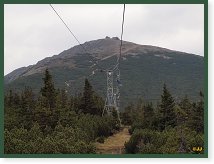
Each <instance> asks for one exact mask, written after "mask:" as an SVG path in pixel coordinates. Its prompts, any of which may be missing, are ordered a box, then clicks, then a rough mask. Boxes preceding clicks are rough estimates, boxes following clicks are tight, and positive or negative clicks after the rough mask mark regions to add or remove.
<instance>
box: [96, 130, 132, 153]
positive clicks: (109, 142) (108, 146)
mask: <svg viewBox="0 0 214 164" xmlns="http://www.w3.org/2000/svg"><path fill="white" fill-rule="evenodd" d="M130 137H131V136H130V134H129V132H128V127H124V128H123V129H122V130H121V131H119V132H118V133H116V134H114V135H113V136H110V137H108V138H107V139H105V142H104V143H96V148H97V154H122V153H123V152H124V143H125V142H128V140H129V139H130Z"/></svg>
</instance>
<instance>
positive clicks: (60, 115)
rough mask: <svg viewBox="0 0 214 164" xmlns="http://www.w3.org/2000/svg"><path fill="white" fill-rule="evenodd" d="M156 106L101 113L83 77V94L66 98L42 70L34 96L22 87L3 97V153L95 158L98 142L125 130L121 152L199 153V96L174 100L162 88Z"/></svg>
mask: <svg viewBox="0 0 214 164" xmlns="http://www.w3.org/2000/svg"><path fill="white" fill-rule="evenodd" d="M160 96H161V101H160V102H158V103H157V104H156V105H153V104H152V103H149V102H144V101H143V97H142V99H140V100H139V101H138V103H135V104H132V103H130V104H129V105H128V106H127V107H125V109H124V110H123V111H122V112H120V119H121V123H120V120H119V119H118V115H117V112H116V111H112V113H111V114H110V115H108V114H107V113H104V114H103V107H104V103H105V102H104V100H103V98H102V97H100V96H99V95H98V94H97V93H96V92H95V91H94V89H93V87H92V85H91V84H90V82H89V81H88V80H87V79H85V84H84V89H83V92H82V93H78V94H76V95H69V94H68V93H67V91H66V90H65V89H57V88H55V86H54V82H53V80H52V75H51V73H50V72H49V70H48V69H47V70H46V71H45V73H44V77H43V86H41V90H40V92H39V93H34V92H33V91H32V88H30V87H25V89H24V90H23V91H22V92H16V91H14V90H10V91H9V92H7V93H5V98H4V103H5V104H4V106H5V109H4V114H5V116H4V123H5V124H4V126H5V129H4V144H5V145H4V151H5V153H6V154H36V153H40V154H52V153H63V154H79V153H82V154H95V153H97V150H96V144H95V143H97V142H99V143H103V142H105V140H106V139H107V138H108V137H109V136H112V135H114V134H116V133H117V132H119V131H121V129H123V128H124V127H126V128H128V130H129V134H130V135H131V137H130V139H129V140H128V141H127V142H126V143H125V144H124V150H123V152H122V153H128V154H136V153H139V154H157V153H158V154H171V153H173V154H177V153H203V151H204V150H203V149H204V96H203V93H202V92H200V91H199V94H198V97H199V100H198V101H195V102H193V101H191V100H190V99H189V98H188V97H187V96H185V97H183V98H182V99H181V100H180V101H175V99H174V98H173V96H172V95H171V94H170V91H169V90H168V89H167V85H166V84H164V86H163V92H162V94H161V95H160Z"/></svg>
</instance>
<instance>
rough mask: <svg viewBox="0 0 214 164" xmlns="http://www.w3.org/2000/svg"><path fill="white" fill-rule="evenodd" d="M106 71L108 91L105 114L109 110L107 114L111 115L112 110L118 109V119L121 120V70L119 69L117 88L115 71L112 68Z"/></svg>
mask: <svg viewBox="0 0 214 164" xmlns="http://www.w3.org/2000/svg"><path fill="white" fill-rule="evenodd" d="M106 73H107V86H106V88H107V92H106V101H105V107H104V110H103V115H104V113H105V112H107V114H108V115H110V114H111V113H112V111H113V110H114V109H115V110H116V111H117V115H118V120H119V121H120V117H119V100H120V91H119V85H120V84H119V83H118V81H119V80H120V72H119V70H117V75H116V76H117V77H116V81H117V86H116V88H114V72H113V71H112V70H108V71H107V72H106Z"/></svg>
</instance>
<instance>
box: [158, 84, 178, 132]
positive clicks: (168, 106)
mask: <svg viewBox="0 0 214 164" xmlns="http://www.w3.org/2000/svg"><path fill="white" fill-rule="evenodd" d="M159 108H160V109H159V114H160V116H159V129H160V130H161V131H162V130H164V129H165V128H166V127H167V126H171V127H175V126H176V114H175V102H174V99H173V97H172V96H171V94H170V92H169V91H168V90H167V88H166V84H164V86H163V94H162V95H161V104H160V107H159Z"/></svg>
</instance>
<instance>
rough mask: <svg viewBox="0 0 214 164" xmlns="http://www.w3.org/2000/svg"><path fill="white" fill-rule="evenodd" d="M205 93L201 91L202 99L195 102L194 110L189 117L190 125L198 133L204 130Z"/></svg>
mask: <svg viewBox="0 0 214 164" xmlns="http://www.w3.org/2000/svg"><path fill="white" fill-rule="evenodd" d="M203 99H204V95H203V93H202V92H200V101H199V102H197V103H193V110H192V111H191V115H190V118H189V122H188V126H189V127H190V128H192V129H193V130H195V131H196V132H197V133H203V132H204V100H203Z"/></svg>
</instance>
